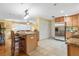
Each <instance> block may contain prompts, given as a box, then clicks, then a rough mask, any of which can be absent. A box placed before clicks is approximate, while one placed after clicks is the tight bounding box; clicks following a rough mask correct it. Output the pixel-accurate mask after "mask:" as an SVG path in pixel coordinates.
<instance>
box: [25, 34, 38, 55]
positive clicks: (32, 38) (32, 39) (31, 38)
mask: <svg viewBox="0 0 79 59" xmlns="http://www.w3.org/2000/svg"><path fill="white" fill-rule="evenodd" d="M37 46H38V40H37V38H36V35H35V34H29V35H27V38H26V53H27V54H29V53H30V52H32V51H33V50H35V49H36V47H37Z"/></svg>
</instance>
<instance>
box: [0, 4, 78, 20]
mask: <svg viewBox="0 0 79 59" xmlns="http://www.w3.org/2000/svg"><path fill="white" fill-rule="evenodd" d="M78 6H79V4H78V3H56V4H55V3H0V18H1V19H16V20H23V19H24V15H25V13H24V11H25V10H26V9H28V10H29V17H28V18H27V19H34V18H35V17H36V16H40V17H44V18H47V19H50V18H52V16H55V17H58V16H63V15H69V14H73V13H78V12H79V11H78V10H79V7H78Z"/></svg>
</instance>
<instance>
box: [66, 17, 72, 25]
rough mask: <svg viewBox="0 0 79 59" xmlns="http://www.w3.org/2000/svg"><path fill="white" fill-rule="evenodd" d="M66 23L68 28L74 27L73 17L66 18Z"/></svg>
mask: <svg viewBox="0 0 79 59" xmlns="http://www.w3.org/2000/svg"><path fill="white" fill-rule="evenodd" d="M65 21H66V24H67V25H66V26H72V21H73V20H72V17H71V16H67V17H66V18H65Z"/></svg>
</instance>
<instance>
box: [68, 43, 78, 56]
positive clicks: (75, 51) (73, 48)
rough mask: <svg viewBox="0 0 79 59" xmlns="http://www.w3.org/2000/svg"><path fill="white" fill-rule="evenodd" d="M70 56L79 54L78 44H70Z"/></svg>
mask: <svg viewBox="0 0 79 59" xmlns="http://www.w3.org/2000/svg"><path fill="white" fill-rule="evenodd" d="M68 56H79V47H78V46H76V45H72V44H69V45H68Z"/></svg>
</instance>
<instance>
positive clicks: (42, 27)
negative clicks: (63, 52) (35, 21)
mask: <svg viewBox="0 0 79 59" xmlns="http://www.w3.org/2000/svg"><path fill="white" fill-rule="evenodd" d="M49 26H50V22H49V21H48V20H47V19H44V18H39V34H40V35H39V37H40V40H42V39H47V38H49V37H50V35H49V34H50V29H49Z"/></svg>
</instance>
